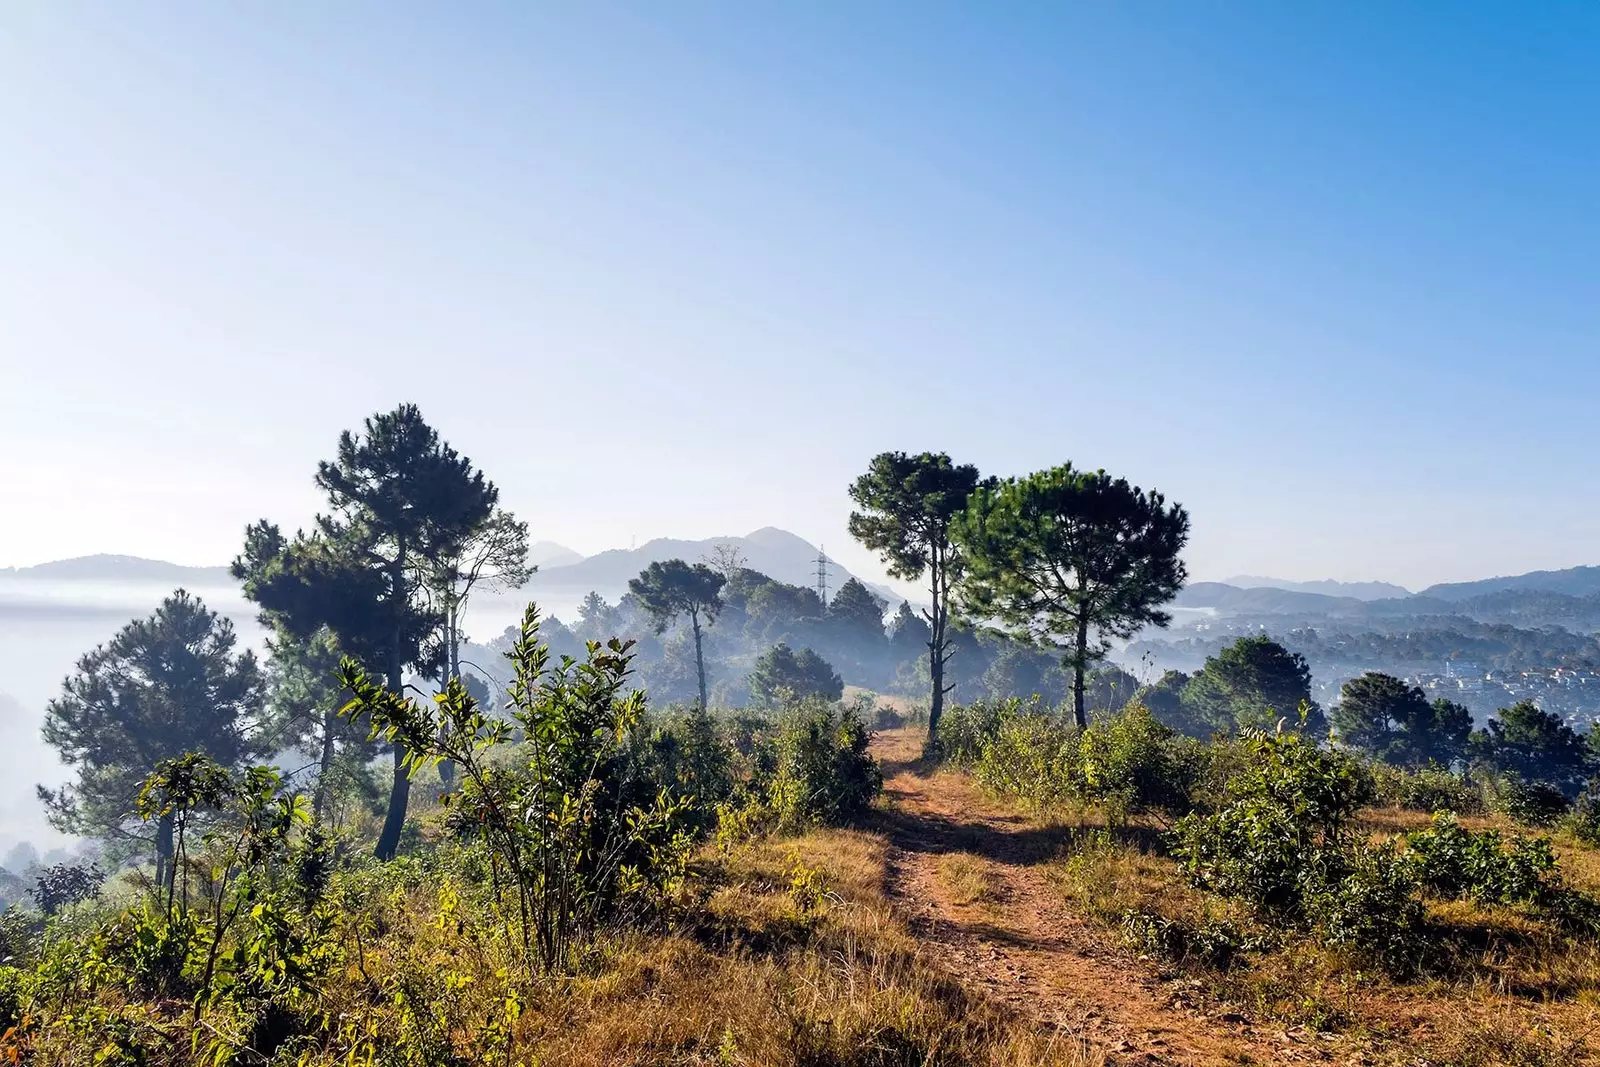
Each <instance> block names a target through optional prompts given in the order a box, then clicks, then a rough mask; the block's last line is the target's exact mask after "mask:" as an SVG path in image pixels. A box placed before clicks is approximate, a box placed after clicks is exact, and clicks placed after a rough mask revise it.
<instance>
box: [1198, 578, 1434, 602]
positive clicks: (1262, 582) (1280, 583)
mask: <svg viewBox="0 0 1600 1067" xmlns="http://www.w3.org/2000/svg"><path fill="white" fill-rule="evenodd" d="M1220 584H1222V585H1232V586H1236V587H1238V588H1240V589H1283V590H1287V591H1288V592H1292V593H1320V594H1322V595H1323V596H1335V597H1353V598H1355V599H1356V600H1393V599H1394V598H1396V597H1406V596H1410V595H1411V590H1409V589H1407V588H1406V587H1405V586H1403V585H1395V584H1393V583H1392V582H1336V581H1333V580H1331V579H1328V578H1320V579H1318V580H1316V581H1312V582H1292V581H1289V580H1288V579H1285V578H1263V577H1260V576H1258V575H1254V574H1241V575H1238V576H1236V577H1233V578H1228V579H1225V580H1224V581H1223V582H1221V583H1220Z"/></svg>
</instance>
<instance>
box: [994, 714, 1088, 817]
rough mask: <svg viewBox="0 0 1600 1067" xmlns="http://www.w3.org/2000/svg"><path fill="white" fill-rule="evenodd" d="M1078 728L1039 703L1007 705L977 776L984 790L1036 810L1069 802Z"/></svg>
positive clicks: (1071, 794)
mask: <svg viewBox="0 0 1600 1067" xmlns="http://www.w3.org/2000/svg"><path fill="white" fill-rule="evenodd" d="M1077 749H1078V728H1077V727H1076V726H1074V725H1073V724H1072V723H1071V721H1070V720H1067V719H1063V718H1062V717H1061V716H1059V715H1056V714H1053V713H1052V712H1050V711H1049V710H1048V709H1046V708H1044V707H1042V706H1041V705H1040V704H1039V703H1038V702H1037V701H1027V702H1020V701H1018V702H1009V703H1008V704H1007V705H1006V706H1004V707H1003V709H1002V713H1001V716H1000V720H999V723H998V725H997V726H996V728H995V730H994V733H993V736H992V737H991V738H990V739H989V740H988V741H987V742H986V743H985V744H984V745H983V748H982V751H981V752H980V753H979V756H978V759H977V762H976V763H975V764H974V765H973V774H974V775H975V776H976V777H977V779H978V781H979V782H981V783H983V786H984V787H985V788H986V789H989V790H990V791H992V792H995V793H998V794H1000V795H1002V796H1010V797H1015V798H1016V799H1018V800H1020V801H1022V802H1023V803H1024V804H1026V805H1027V806H1029V807H1032V808H1049V807H1055V806H1058V805H1061V804H1065V803H1067V802H1069V801H1071V800H1072V799H1073V798H1074V797H1075V795H1076V791H1075V789H1074V782H1073V778H1074V775H1073V773H1072V768H1073V765H1074V763H1075V762H1076V757H1077Z"/></svg>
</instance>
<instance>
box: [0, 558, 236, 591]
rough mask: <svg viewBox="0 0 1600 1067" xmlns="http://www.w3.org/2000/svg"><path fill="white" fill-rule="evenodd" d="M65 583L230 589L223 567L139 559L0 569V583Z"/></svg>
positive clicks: (83, 560) (60, 562)
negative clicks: (122, 583)
mask: <svg viewBox="0 0 1600 1067" xmlns="http://www.w3.org/2000/svg"><path fill="white" fill-rule="evenodd" d="M8 578H14V579H18V580H23V581H34V580H40V581H43V580H49V581H58V582H59V581H66V582H159V583H162V584H171V585H183V584H189V585H196V586H207V585H233V584H234V581H233V577H232V576H231V575H230V574H229V573H228V568H227V567H186V566H184V565H182V564H179V563H167V562H166V561H164V560H158V559H143V558H141V557H139V556H119V555H111V554H106V553H102V554H98V555H93V556H78V557H75V558H73V559H61V560H54V561H52V562H49V563H40V564H38V565H37V566H34V567H0V580H3V579H8Z"/></svg>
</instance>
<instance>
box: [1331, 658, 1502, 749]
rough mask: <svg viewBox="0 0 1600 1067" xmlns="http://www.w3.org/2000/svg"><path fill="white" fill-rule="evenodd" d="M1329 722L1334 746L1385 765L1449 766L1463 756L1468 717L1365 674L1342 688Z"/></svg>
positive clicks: (1390, 679)
mask: <svg viewBox="0 0 1600 1067" xmlns="http://www.w3.org/2000/svg"><path fill="white" fill-rule="evenodd" d="M1330 718H1331V719H1332V722H1333V730H1334V733H1335V734H1336V735H1337V736H1338V738H1339V740H1340V741H1343V742H1344V743H1345V744H1347V745H1351V746H1353V747H1355V748H1359V749H1363V750H1365V751H1366V752H1369V753H1371V754H1372V755H1374V756H1376V757H1377V758H1378V759H1381V760H1383V761H1385V762H1387V763H1395V764H1400V765H1402V766H1411V767H1415V766H1424V765H1426V764H1428V763H1433V762H1436V763H1443V764H1447V765H1448V764H1450V763H1452V762H1454V761H1455V760H1457V759H1460V758H1461V757H1463V756H1465V755H1466V751H1467V737H1468V735H1469V734H1471V732H1472V713H1471V712H1470V711H1468V710H1467V709H1466V708H1464V707H1462V706H1461V705H1460V704H1455V703H1452V702H1450V701H1448V700H1444V699H1442V698H1441V699H1438V700H1434V701H1432V702H1430V701H1429V700H1428V695H1427V694H1426V693H1424V692H1423V691H1422V689H1421V688H1420V687H1418V686H1415V685H1408V684H1407V683H1406V682H1404V681H1401V680H1400V679H1399V678H1396V677H1394V676H1393V675H1391V674H1384V673H1382V672H1381V671H1368V672H1367V673H1366V674H1363V675H1361V677H1359V678H1352V679H1350V680H1349V681H1347V682H1345V683H1344V685H1343V687H1341V689H1340V691H1339V703H1338V704H1336V705H1334V708H1333V711H1332V712H1331V715H1330Z"/></svg>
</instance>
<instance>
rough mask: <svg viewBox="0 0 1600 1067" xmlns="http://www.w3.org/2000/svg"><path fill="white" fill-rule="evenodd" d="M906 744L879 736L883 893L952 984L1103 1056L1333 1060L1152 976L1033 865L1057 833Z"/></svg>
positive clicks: (1059, 839) (1171, 1060) (1057, 844)
mask: <svg viewBox="0 0 1600 1067" xmlns="http://www.w3.org/2000/svg"><path fill="white" fill-rule="evenodd" d="M917 747H918V740H917V739H916V738H914V737H912V736H910V735H908V734H888V735H884V736H883V737H882V738H880V740H879V743H878V755H879V757H880V759H881V760H882V761H883V769H884V780H885V781H884V792H885V794H886V795H887V797H888V799H889V800H890V801H891V803H890V805H889V806H888V808H887V810H885V811H884V812H883V813H882V815H881V822H882V825H881V828H882V830H883V831H884V832H885V833H886V834H887V835H888V838H889V842H890V845H891V849H890V871H889V883H890V884H889V887H888V888H889V892H890V894H891V896H892V897H893V899H894V900H895V902H896V904H897V906H899V907H900V908H901V910H902V912H903V913H904V914H905V915H906V916H907V918H908V920H909V922H910V925H911V927H912V930H913V932H914V933H915V934H916V935H917V936H918V937H919V938H920V939H921V940H922V941H923V942H924V944H926V945H927V946H928V948H929V950H930V951H929V953H928V955H929V956H930V957H931V958H932V959H934V960H935V961H938V962H939V963H940V964H941V965H943V966H946V967H947V968H948V969H949V971H950V972H951V973H952V974H953V975H954V976H956V977H957V978H958V979H959V980H960V981H961V982H962V983H963V984H965V985H967V986H968V987H970V988H974V989H975V990H978V991H981V992H983V993H984V994H986V995H988V996H990V997H992V998H995V999H998V1000H1000V1001H1002V1002H1005V1003H1009V1004H1010V1005H1012V1006H1013V1007H1014V1008H1015V1009H1016V1010H1017V1011H1019V1012H1022V1013H1023V1014H1025V1015H1027V1016H1029V1017H1031V1018H1032V1019H1033V1020H1035V1021H1036V1022H1037V1023H1038V1024H1039V1025H1040V1026H1041V1027H1046V1028H1050V1029H1054V1030H1057V1031H1059V1032H1062V1033H1063V1034H1065V1035H1070V1037H1071V1038H1072V1039H1074V1040H1075V1041H1077V1042H1079V1043H1081V1044H1082V1045H1083V1046H1084V1047H1086V1048H1087V1049H1088V1050H1089V1051H1090V1055H1091V1058H1099V1059H1103V1060H1104V1061H1106V1062H1109V1063H1113V1064H1148V1065H1156V1064H1163V1065H1165V1064H1182V1065H1185V1067H1188V1065H1197V1067H1211V1065H1220V1064H1245V1063H1253V1064H1297V1063H1314V1062H1330V1061H1332V1060H1333V1058H1334V1057H1333V1056H1332V1055H1331V1054H1330V1051H1329V1050H1328V1049H1326V1048H1325V1047H1321V1046H1319V1043H1318V1041H1317V1039H1316V1038H1315V1036H1314V1035H1311V1034H1307V1033H1300V1034H1296V1033H1290V1032H1286V1031H1283V1030H1281V1029H1275V1028H1273V1027H1269V1026H1262V1027H1257V1026H1253V1025H1252V1024H1251V1023H1250V1021H1249V1020H1247V1019H1245V1018H1244V1017H1243V1016H1241V1015H1239V1014H1237V1013H1233V1012H1229V1011H1227V1010H1226V1009H1219V1008H1216V1007H1215V1006H1214V1005H1207V1004H1205V1003H1204V1000H1203V998H1201V997H1199V996H1198V995H1197V994H1195V993H1194V991H1192V990H1186V988H1185V986H1184V985H1183V984H1182V983H1181V982H1171V981H1163V980H1161V979H1160V978H1159V977H1157V975H1156V973H1155V972H1154V970H1153V969H1152V968H1151V967H1150V965H1149V964H1147V963H1145V962H1143V961H1141V960H1139V959H1137V958H1136V957H1134V956H1133V955H1131V954H1130V953H1128V952H1127V951H1126V950H1125V949H1123V948H1122V947H1121V946H1120V945H1119V944H1117V943H1116V941H1115V939H1113V938H1110V937H1108V936H1107V935H1106V933H1105V931H1104V930H1103V929H1101V928H1099V927H1097V926H1095V925H1094V924H1092V923H1091V922H1090V921H1089V920H1088V919H1086V918H1084V917H1083V916H1081V915H1078V914H1075V913H1074V912H1073V911H1072V909H1071V908H1070V907H1068V905H1067V902H1066V900H1065V898H1064V896H1063V894H1062V892H1061V890H1060V889H1058V888H1056V887H1054V886H1053V885H1052V884H1051V883H1050V881H1049V879H1048V878H1047V877H1046V875H1045V872H1044V867H1043V865H1044V864H1045V863H1046V862H1047V861H1048V860H1050V859H1052V858H1054V857H1055V856H1057V855H1058V854H1059V853H1060V850H1061V848H1062V845H1063V843H1064V838H1065V834H1066V831H1064V830H1061V829H1056V828H1050V827H1041V826H1039V825H1037V824H1035V823H1033V822H1031V821H1030V820H1028V819H1025V818H1023V817H1021V816H1019V815H1017V814H1016V813H1015V812H1008V811H1005V810H1003V809H1002V808H1000V807H999V806H997V805H995V804H994V803H992V802H990V801H988V800H987V799H986V798H985V797H984V796H983V794H982V792H981V791H980V790H978V789H977V788H976V787H975V786H974V784H973V783H972V782H971V781H970V780H969V779H968V778H966V776H964V775H960V774H954V773H950V772H930V771H928V770H927V769H926V768H925V767H923V766H921V765H920V764H919V763H918V761H917V759H916V754H917ZM952 853H966V854H968V855H970V856H972V857H976V858H977V859H978V860H981V861H982V863H983V865H984V866H985V867H986V868H987V870H988V872H989V874H990V876H991V887H992V888H991V893H990V894H988V895H989V896H990V897H991V899H990V900H989V901H986V902H974V903H963V902H962V901H961V900H960V899H959V897H958V894H956V893H953V892H952V890H951V888H950V886H949V884H948V883H949V881H950V880H949V879H948V878H941V877H940V875H939V866H940V863H941V861H942V859H943V858H944V857H947V856H949V855H951V854H952ZM1357 1062H1359V1060H1358V1061H1357Z"/></svg>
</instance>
